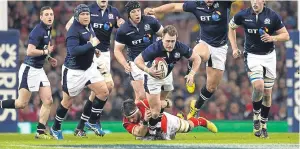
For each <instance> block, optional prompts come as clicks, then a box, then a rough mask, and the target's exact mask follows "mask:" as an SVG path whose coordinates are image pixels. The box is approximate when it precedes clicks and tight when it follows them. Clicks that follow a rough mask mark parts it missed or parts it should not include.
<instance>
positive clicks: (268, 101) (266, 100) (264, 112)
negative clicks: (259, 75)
mask: <svg viewBox="0 0 300 149" xmlns="http://www.w3.org/2000/svg"><path fill="white" fill-rule="evenodd" d="M262 57H263V63H262V65H263V67H264V70H265V75H264V95H263V100H262V105H261V125H262V126H261V130H260V132H259V131H258V132H257V133H256V136H260V137H262V138H268V132H267V121H268V115H269V111H270V107H271V105H272V88H273V85H274V82H275V79H276V52H275V51H273V52H272V53H270V54H268V55H263V56H262Z"/></svg>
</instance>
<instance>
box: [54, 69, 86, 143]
mask: <svg viewBox="0 0 300 149" xmlns="http://www.w3.org/2000/svg"><path fill="white" fill-rule="evenodd" d="M84 75H85V71H83V70H73V69H68V68H66V67H65V66H62V81H61V82H62V90H63V92H62V93H63V99H62V101H61V102H60V104H59V106H58V108H57V110H56V115H55V120H54V123H53V125H52V127H51V129H50V134H51V135H52V136H53V137H54V138H55V139H63V136H62V131H61V123H62V122H63V120H64V118H65V116H66V115H67V112H68V110H69V108H70V107H71V106H72V102H73V98H72V97H75V96H77V95H78V94H79V93H80V92H81V91H82V90H83V88H84V86H85V84H86V82H87V80H86V78H85V77H84Z"/></svg>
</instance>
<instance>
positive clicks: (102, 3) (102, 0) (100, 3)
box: [97, 0, 108, 9]
mask: <svg viewBox="0 0 300 149" xmlns="http://www.w3.org/2000/svg"><path fill="white" fill-rule="evenodd" d="M97 4H98V6H99V7H100V8H101V9H104V8H106V7H107V5H108V0H97Z"/></svg>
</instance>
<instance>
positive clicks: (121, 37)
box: [115, 28, 126, 44]
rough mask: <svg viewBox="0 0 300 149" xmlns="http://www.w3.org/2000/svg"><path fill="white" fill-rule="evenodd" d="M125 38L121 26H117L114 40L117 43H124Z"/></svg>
mask: <svg viewBox="0 0 300 149" xmlns="http://www.w3.org/2000/svg"><path fill="white" fill-rule="evenodd" d="M125 39H126V37H125V36H124V34H123V32H122V31H121V28H119V29H118V30H117V33H116V39H115V40H116V41H117V42H119V43H122V44H125V42H126V41H125Z"/></svg>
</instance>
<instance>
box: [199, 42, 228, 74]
mask: <svg viewBox="0 0 300 149" xmlns="http://www.w3.org/2000/svg"><path fill="white" fill-rule="evenodd" d="M199 43H205V44H206V45H207V46H208V49H209V52H210V57H209V59H208V61H207V62H206V67H212V68H215V69H219V70H223V71H224V70H225V63H226V57H227V49H228V46H227V44H226V45H224V46H221V47H213V46H211V45H209V44H208V43H206V42H205V41H203V40H200V41H199Z"/></svg>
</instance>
